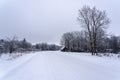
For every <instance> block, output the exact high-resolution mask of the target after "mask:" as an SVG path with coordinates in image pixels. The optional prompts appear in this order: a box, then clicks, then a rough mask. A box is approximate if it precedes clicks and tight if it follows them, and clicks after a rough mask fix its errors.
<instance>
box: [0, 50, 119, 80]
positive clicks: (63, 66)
mask: <svg viewBox="0 0 120 80" xmlns="http://www.w3.org/2000/svg"><path fill="white" fill-rule="evenodd" d="M7 58H8V57H7ZM7 58H5V55H4V56H2V57H1V58H0V80H120V60H119V59H114V58H108V57H97V56H91V55H90V54H87V53H71V52H60V51H46V52H42V51H41V52H36V53H32V54H26V55H23V56H20V57H18V58H15V59H7Z"/></svg>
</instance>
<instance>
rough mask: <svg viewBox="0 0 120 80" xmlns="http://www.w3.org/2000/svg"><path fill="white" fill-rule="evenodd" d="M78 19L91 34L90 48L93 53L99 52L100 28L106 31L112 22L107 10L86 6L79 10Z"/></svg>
mask: <svg viewBox="0 0 120 80" xmlns="http://www.w3.org/2000/svg"><path fill="white" fill-rule="evenodd" d="M77 19H78V21H79V22H80V25H81V26H82V27H83V28H84V29H85V31H86V32H87V33H88V36H89V43H90V50H91V52H92V55H95V53H97V37H99V35H98V33H99V30H102V31H104V29H105V28H106V26H107V25H108V24H109V23H110V20H109V18H108V17H107V14H106V12H105V11H100V10H97V9H96V7H93V8H90V7H89V6H84V7H83V8H81V9H80V10H79V16H78V18H77Z"/></svg>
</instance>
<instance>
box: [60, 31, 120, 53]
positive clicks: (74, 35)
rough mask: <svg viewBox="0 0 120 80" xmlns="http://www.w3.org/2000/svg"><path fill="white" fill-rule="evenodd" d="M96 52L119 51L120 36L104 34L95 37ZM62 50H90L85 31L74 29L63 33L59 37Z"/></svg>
mask: <svg viewBox="0 0 120 80" xmlns="http://www.w3.org/2000/svg"><path fill="white" fill-rule="evenodd" d="M96 44H97V45H96V52H97V53H98V52H99V53H106V52H110V53H118V52H120V36H115V35H109V36H108V35H104V36H100V37H98V38H97V42H96ZM61 45H62V46H63V49H62V51H71V52H91V49H90V43H89V38H88V37H87V35H86V32H83V31H74V32H67V33H64V34H63V36H62V38H61Z"/></svg>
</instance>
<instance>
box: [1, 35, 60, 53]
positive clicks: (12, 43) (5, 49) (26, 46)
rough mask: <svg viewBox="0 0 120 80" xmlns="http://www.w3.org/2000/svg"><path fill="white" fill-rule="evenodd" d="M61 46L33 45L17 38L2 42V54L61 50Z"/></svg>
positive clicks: (2, 40)
mask: <svg viewBox="0 0 120 80" xmlns="http://www.w3.org/2000/svg"><path fill="white" fill-rule="evenodd" d="M59 49H60V46H57V45H55V44H47V43H39V44H35V45H32V44H31V43H30V42H28V41H26V39H25V38H24V39H23V40H18V39H17V38H16V37H13V38H7V39H1V40H0V53H1V54H2V53H13V52H27V51H41V50H59Z"/></svg>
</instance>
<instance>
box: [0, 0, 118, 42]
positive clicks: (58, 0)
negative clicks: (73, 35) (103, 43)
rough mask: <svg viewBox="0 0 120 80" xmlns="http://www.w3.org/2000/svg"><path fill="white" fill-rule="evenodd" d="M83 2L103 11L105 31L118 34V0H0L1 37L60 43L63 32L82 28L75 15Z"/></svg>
mask: <svg viewBox="0 0 120 80" xmlns="http://www.w3.org/2000/svg"><path fill="white" fill-rule="evenodd" d="M83 5H89V6H91V7H92V6H96V7H97V8H98V9H100V10H106V11H107V13H108V17H109V18H110V19H111V24H110V26H109V28H108V33H113V34H116V35H120V31H119V30H120V28H119V23H120V20H119V19H120V10H119V8H120V7H119V6H120V1H119V0H0V38H6V37H11V36H17V37H18V38H19V39H22V38H26V39H27V40H28V41H30V42H32V43H37V42H48V43H59V41H60V38H61V36H62V34H63V33H65V32H69V31H77V30H81V28H80V27H79V25H78V22H77V20H76V18H77V16H78V9H80V8H81V7H82V6H83Z"/></svg>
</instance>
